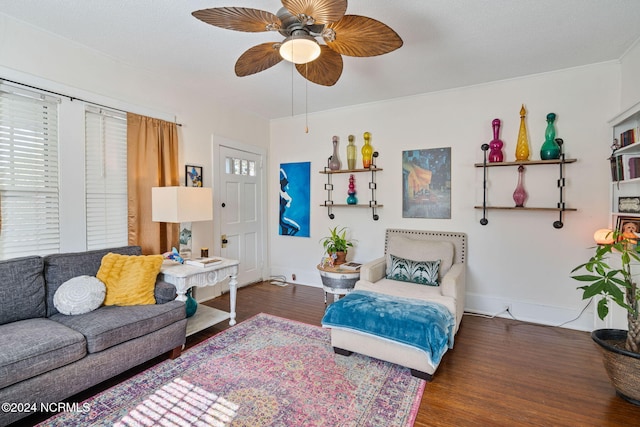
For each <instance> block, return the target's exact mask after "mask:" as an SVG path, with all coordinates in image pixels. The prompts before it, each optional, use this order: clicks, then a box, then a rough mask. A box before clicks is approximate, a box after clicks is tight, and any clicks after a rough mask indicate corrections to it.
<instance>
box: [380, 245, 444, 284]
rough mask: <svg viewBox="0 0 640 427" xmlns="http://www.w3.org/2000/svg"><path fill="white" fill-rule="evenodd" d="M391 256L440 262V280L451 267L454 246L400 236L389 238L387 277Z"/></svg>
mask: <svg viewBox="0 0 640 427" xmlns="http://www.w3.org/2000/svg"><path fill="white" fill-rule="evenodd" d="M391 254H393V255H395V256H397V257H400V258H404V259H411V260H414V261H434V260H438V259H439V260H440V272H439V274H438V277H439V279H440V280H442V278H443V277H444V275H445V274H447V272H448V271H449V269H450V268H451V265H453V254H454V246H453V243H451V242H447V241H433V240H418V239H409V238H407V237H402V236H390V237H389V241H388V242H387V253H386V254H385V255H386V258H387V259H386V261H387V275H389V272H390V267H391Z"/></svg>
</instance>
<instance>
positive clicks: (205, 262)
mask: <svg viewBox="0 0 640 427" xmlns="http://www.w3.org/2000/svg"><path fill="white" fill-rule="evenodd" d="M220 263H222V259H220V258H192V259H188V260H185V264H187V265H193V266H196V267H202V268H206V267H213V266H215V265H218V264H220Z"/></svg>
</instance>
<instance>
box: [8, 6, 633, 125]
mask: <svg viewBox="0 0 640 427" xmlns="http://www.w3.org/2000/svg"><path fill="white" fill-rule="evenodd" d="M221 6H236V7H239V6H242V7H250V8H255V9H263V10H267V11H270V12H272V13H275V12H276V11H277V10H278V9H279V8H280V7H281V3H280V1H279V0H236V1H233V0H135V1H133V0H102V1H99V0H0V13H4V14H6V15H9V16H13V17H15V18H16V19H18V20H21V21H24V22H27V23H29V24H32V25H34V26H36V27H39V28H42V29H45V30H47V31H49V32H52V33H55V34H58V35H60V36H61V37H64V38H67V39H70V40H73V41H75V42H77V43H80V44H82V45H85V46H88V47H90V48H92V49H95V50H97V51H100V52H103V53H105V54H106V55H108V56H110V57H112V58H115V59H116V60H118V61H120V62H122V63H126V64H128V65H130V66H134V67H138V68H141V69H144V70H148V71H149V72H150V73H159V74H161V75H164V76H168V77H170V78H173V79H176V80H177V81H179V82H180V83H181V84H183V85H188V86H194V87H196V88H197V89H198V91H199V92H201V93H207V94H209V96H210V98H211V99H212V102H214V101H215V102H222V103H225V104H232V105H236V106H238V107H240V108H242V109H245V110H249V111H253V112H255V113H256V114H258V115H260V116H263V117H266V118H278V117H286V116H290V115H292V114H301V113H304V111H305V91H306V92H307V93H308V111H309V112H314V111H323V110H328V109H334V108H340V107H345V106H349V105H354V104H361V103H369V102H376V101H380V100H384V99H391V98H398V97H404V96H410V95H415V94H420V93H427V92H433V91H440V90H445V89H450V88H455V87H461V86H468V85H474V84H479V83H485V82H490V81H496V80H502V79H508V78H513V77H518V76H524V75H529V74H535V73H541V72H547V71H552V70H558V69H563V68H570V67H576V66H581V65H585V64H593V63H598V62H603V61H610V60H617V59H619V58H620V57H621V56H622V55H623V54H624V53H625V52H626V51H627V50H628V49H629V48H630V47H631V46H632V45H633V43H634V42H635V41H637V40H638V39H640V1H639V0H616V1H612V0H396V1H390V0H351V1H350V2H349V6H348V8H347V13H348V14H355V15H364V16H368V17H371V18H375V19H377V20H379V21H382V22H384V23H385V24H387V25H389V26H390V27H391V28H393V29H394V30H395V31H396V32H397V33H398V34H399V35H400V37H402V39H403V40H404V46H403V47H401V48H400V49H398V50H396V51H394V52H391V53H389V54H386V55H382V56H378V57H373V58H352V57H344V70H343V73H342V77H341V78H340V80H339V81H338V83H337V84H336V85H335V86H332V87H324V86H318V85H315V84H313V83H309V84H308V85H306V84H305V82H306V81H305V80H304V79H303V78H302V77H301V76H300V75H298V74H297V72H296V71H295V70H292V67H291V64H289V63H286V62H285V61H283V62H281V63H280V64H278V65H276V66H274V67H273V68H270V69H268V70H266V71H263V72H261V73H258V74H255V75H252V76H248V77H242V78H240V77H236V75H235V73H234V65H235V61H236V59H237V58H238V57H239V56H240V54H242V53H243V52H244V51H245V50H247V49H248V48H250V47H251V46H254V45H257V44H260V43H264V42H268V41H280V40H281V37H280V36H279V34H277V33H245V32H236V31H231V30H224V29H221V28H217V27H213V26H211V25H207V24H205V23H203V22H201V21H199V20H197V19H195V18H194V17H192V16H191V12H193V11H194V10H198V9H204V8H210V7H221ZM0 61H1V59H0ZM305 86H306V87H305Z"/></svg>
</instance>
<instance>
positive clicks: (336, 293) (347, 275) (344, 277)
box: [318, 265, 360, 304]
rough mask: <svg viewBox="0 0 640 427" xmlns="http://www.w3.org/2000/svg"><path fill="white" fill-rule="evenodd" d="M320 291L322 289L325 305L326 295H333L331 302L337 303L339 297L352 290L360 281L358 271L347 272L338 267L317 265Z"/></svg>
mask: <svg viewBox="0 0 640 427" xmlns="http://www.w3.org/2000/svg"><path fill="white" fill-rule="evenodd" d="M318 272H320V279H322V289H324V303H325V304H326V303H327V294H328V293H329V294H333V300H334V301H337V300H338V298H340V295H346V294H348V293H349V292H351V291H352V290H353V287H354V286H355V284H356V282H357V281H358V280H359V279H360V271H358V270H347V269H343V268H341V267H340V266H339V265H337V266H335V267H330V266H328V265H327V266H324V267H323V266H322V265H318Z"/></svg>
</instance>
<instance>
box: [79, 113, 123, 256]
mask: <svg viewBox="0 0 640 427" xmlns="http://www.w3.org/2000/svg"><path fill="white" fill-rule="evenodd" d="M85 144H86V152H85V153H86V154H85V179H86V190H85V192H86V210H87V249H88V250H91V249H102V248H110V247H115V246H124V245H127V240H128V233H127V117H126V115H125V114H123V113H118V112H114V111H108V110H105V109H97V108H90V107H88V108H87V110H86V112H85Z"/></svg>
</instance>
